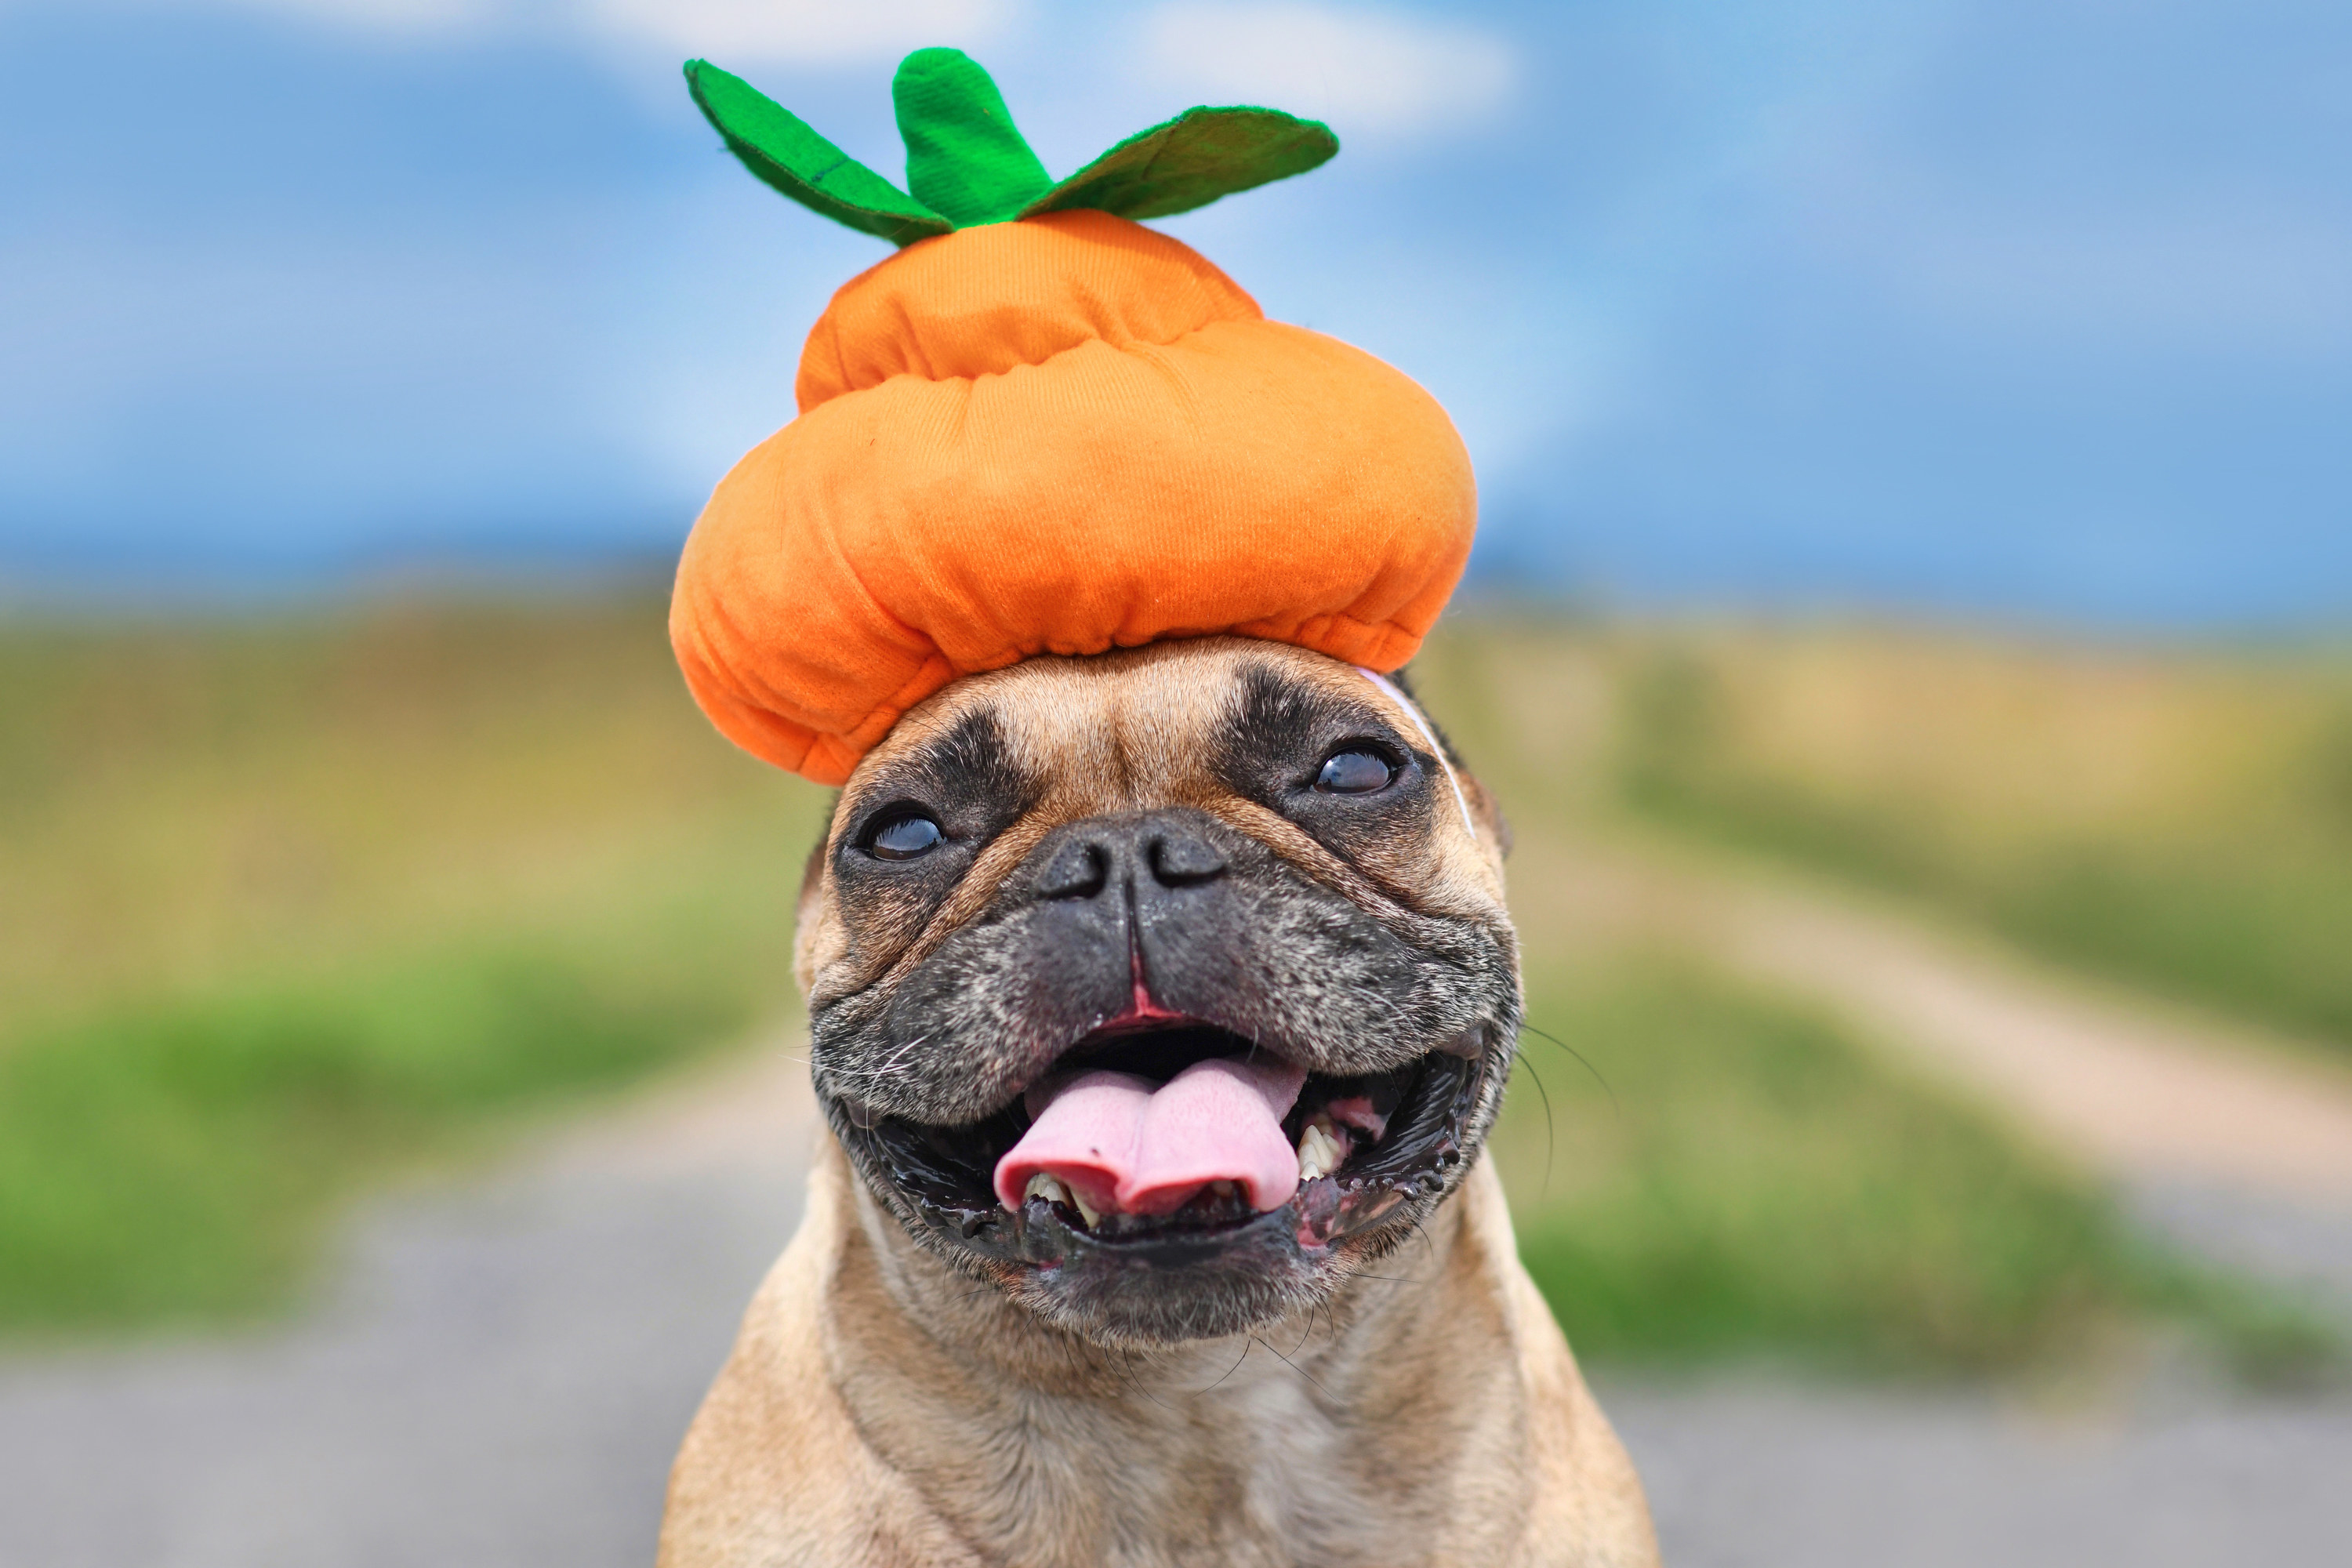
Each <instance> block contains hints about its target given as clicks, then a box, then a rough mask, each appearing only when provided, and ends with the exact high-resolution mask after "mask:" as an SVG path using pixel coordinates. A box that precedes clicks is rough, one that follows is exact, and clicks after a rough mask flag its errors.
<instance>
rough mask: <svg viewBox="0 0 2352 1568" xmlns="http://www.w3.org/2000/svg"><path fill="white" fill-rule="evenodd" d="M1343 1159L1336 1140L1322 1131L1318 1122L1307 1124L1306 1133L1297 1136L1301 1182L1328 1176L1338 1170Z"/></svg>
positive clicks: (1343, 1156) (1320, 1123) (1299, 1177)
mask: <svg viewBox="0 0 2352 1568" xmlns="http://www.w3.org/2000/svg"><path fill="white" fill-rule="evenodd" d="M1345 1157H1346V1156H1345V1155H1343V1154H1342V1153H1341V1152H1340V1150H1339V1142H1338V1140H1336V1139H1334V1138H1333V1137H1332V1136H1331V1134H1330V1133H1329V1132H1328V1131H1324V1128H1323V1124H1322V1122H1321V1121H1319V1120H1318V1121H1310V1122H1308V1123H1307V1131H1304V1132H1301V1133H1300V1134H1299V1135H1298V1179H1299V1180H1300V1181H1302V1182H1311V1181H1314V1180H1315V1179H1316V1178H1317V1177H1318V1176H1328V1175H1329V1174H1330V1173H1332V1172H1334V1171H1336V1170H1338V1169H1339V1162H1340V1161H1341V1160H1342V1159H1344V1158H1345Z"/></svg>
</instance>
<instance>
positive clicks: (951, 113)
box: [890, 49, 1054, 228]
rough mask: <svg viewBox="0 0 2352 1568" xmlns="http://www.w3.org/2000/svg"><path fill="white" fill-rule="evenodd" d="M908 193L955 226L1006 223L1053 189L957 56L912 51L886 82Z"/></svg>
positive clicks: (972, 67) (994, 95)
mask: <svg viewBox="0 0 2352 1568" xmlns="http://www.w3.org/2000/svg"><path fill="white" fill-rule="evenodd" d="M890 101H891V104H892V106H893V107H894V108H896V109H897V110H898V134H899V136H900V137H901V138H903V139H904V140H905V142H906V143H907V188H908V190H910V191H912V192H914V193H915V199H916V200H917V201H919V202H920V203H922V204H923V205H925V206H927V207H929V208H930V209H931V210H932V211H933V212H935V213H938V214H939V215H940V216H942V217H944V218H946V219H947V220H948V221H949V222H950V223H952V224H954V225H955V226H957V227H958V228H970V227H972V226H974V225H977V224H983V223H1003V222H1004V221H1005V220H1006V219H1008V218H1011V217H1014V216H1018V215H1019V214H1020V212H1021V210H1022V208H1024V207H1025V206H1027V205H1029V204H1030V203H1031V202H1033V201H1035V200H1037V199H1038V198H1039V197H1041V196H1043V195H1045V193H1046V192H1047V191H1049V190H1051V189H1052V188H1053V184H1054V177H1053V176H1052V175H1051V174H1047V173H1045V164H1043V163H1039V162H1038V161H1037V154H1036V153H1032V152H1031V151H1030V150H1029V143H1028V142H1025V141H1024V140H1023V139H1022V135H1021V132H1020V131H1019V130H1018V129H1016V128H1015V127H1014V125H1013V111H1012V110H1009V109H1007V108H1005V107H1004V95H1003V94H1002V93H1000V92H998V91H997V90H996V83H995V82H993V81H992V80H990V79H989V75H988V73H987V72H986V71H984V70H982V69H981V68H980V67H979V65H978V64H977V63H975V62H974V61H973V59H972V58H971V56H970V55H967V54H965V53H964V52H963V51H962V50H961V49H917V50H916V51H915V52H914V53H913V54H911V55H908V57H907V58H905V59H904V60H902V61H900V62H899V65H898V75H897V76H896V77H893V78H892V79H891V81H890Z"/></svg>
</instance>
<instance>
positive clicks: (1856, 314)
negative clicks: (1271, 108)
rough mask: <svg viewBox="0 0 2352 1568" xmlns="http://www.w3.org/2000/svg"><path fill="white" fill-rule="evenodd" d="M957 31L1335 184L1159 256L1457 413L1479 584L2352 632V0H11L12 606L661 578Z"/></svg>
mask: <svg viewBox="0 0 2352 1568" xmlns="http://www.w3.org/2000/svg"><path fill="white" fill-rule="evenodd" d="M935 42H936V43H952V44H958V45H961V46H962V47H967V48H969V49H970V50H971V52H972V53H973V54H974V55H975V56H976V57H977V58H980V59H982V61H983V62H984V63H986V64H988V65H989V66H990V68H992V70H993V71H994V72H995V73H996V75H997V77H998V79H999V81H1000V82H1001V84H1002V85H1003V89H1004V91H1005V95H1006V97H1007V99H1008V100H1009V101H1010V103H1011V105H1012V107H1013V110H1014V112H1015V114H1016V115H1017V116H1019V117H1020V119H1021V121H1022V122H1023V124H1024V128H1026V129H1027V130H1028V132H1029V133H1030V135H1031V139H1032V140H1033V142H1035V143H1036V145H1037V146H1038V148H1039V151H1040V152H1041V153H1042V154H1043V155H1044V157H1045V162H1046V163H1047V165H1048V166H1049V167H1050V168H1052V169H1053V170H1054V171H1055V173H1057V174H1059V173H1066V172H1067V171H1068V170H1069V169H1071V168H1074V167H1075V166H1076V165H1077V164H1078V163H1081V162H1083V161H1084V160H1085V159H1086V158H1087V157H1089V156H1091V155H1092V154H1093V153H1096V152H1097V151H1099V150H1101V149H1102V148H1103V147H1105V146H1107V145H1108V144H1109V143H1110V142H1113V141H1116V140H1117V139H1118V138H1119V137H1120V136H1123V135H1125V134H1127V133H1129V132H1132V131H1135V130H1138V129H1140V128H1141V127H1142V126H1144V125H1146V124H1149V123H1151V122H1152V121H1156V120H1159V119H1161V118H1164V117H1166V116H1167V115H1168V114H1170V113H1172V112H1174V111H1175V110H1180V109H1181V108H1183V107H1185V106H1187V105H1189V104H1192V103H1194V102H1200V101H1211V102H1230V101H1237V100H1238V101H1261V102H1271V103H1274V104H1276V105H1277V106H1280V107H1284V108H1289V109H1294V110H1299V111H1301V112H1307V113H1317V114H1320V115H1323V116H1325V117H1327V118H1328V119H1329V120H1330V121H1331V122H1332V123H1333V125H1334V126H1335V128H1336V129H1337V130H1338V131H1339V133H1340V136H1341V139H1342V141H1343V142H1344V143H1345V150H1344V151H1343V152H1342V153H1341V155H1340V157H1339V159H1338V160H1337V161H1336V162H1335V163H1332V164H1330V165H1329V166H1328V167H1327V168H1326V169H1324V170H1322V171H1319V172H1318V173H1316V174H1311V175H1309V176H1307V177H1306V178H1304V179H1301V180H1297V181H1294V182H1290V183H1287V184H1282V185H1276V186H1273V187H1269V188H1267V189H1265V190H1263V191H1259V192H1255V193H1252V194H1249V195H1244V196H1241V197H1237V198H1233V199H1231V200H1229V201H1227V202H1225V203H1223V204H1221V205H1218V206H1216V207H1213V208H1210V209H1208V210H1206V211H1203V212H1202V213H1199V214H1194V215H1191V216H1186V217H1183V218H1180V219H1177V220H1173V221H1172V222H1171V223H1170V224H1169V225H1168V226H1169V227H1170V228H1171V229H1172V230H1174V231H1175V232H1177V233H1178V234H1180V235H1181V236H1182V237H1184V238H1186V239H1187V240H1189V241H1191V242H1192V243H1193V244H1195V245H1197V246H1199V247H1201V248H1202V250H1203V251H1205V252H1206V253H1207V254H1208V255H1209V256H1210V257H1211V258H1213V259H1214V260H1216V261H1217V262H1219V263H1220V264H1221V265H1222V266H1223V267H1224V268H1226V269H1227V270H1228V271H1230V272H1231V273H1233V274H1234V277H1235V278H1236V279H1238V280H1239V281H1241V282H1242V283H1243V284H1244V286H1245V287H1247V288H1249V289H1252V290H1253V291H1254V292H1255V293H1256V294H1257V296H1258V297H1259V299H1260V300H1261V301H1262V302H1263V303H1264V304H1265V306H1266V308H1267V310H1269V312H1270V313H1272V314H1275V315H1276V316H1280V317H1283V318H1286V319H1288V320H1293V321H1302V322H1305V323H1307V324H1308V325H1311V326H1315V327H1318V328H1320V329H1323V330H1325V331H1331V332H1334V333H1337V334H1339V336H1342V337H1345V338H1347V339H1349V340H1350V341H1352V342H1358V343H1360V344H1362V345H1364V346H1365V347H1367V348H1370V349H1371V350H1372V351H1373V352H1375V353H1381V354H1382V355H1384V356H1386V357H1388V358H1390V359H1391V360H1393V361H1394V362H1396V363H1399V364H1400V365H1402V367H1403V368H1405V369H1406V370H1408V371H1409V372H1411V373H1412V374H1414V375H1415V376H1417V377H1419V378H1420V379H1421V380H1422V381H1423V383H1425V384H1428V385H1429V386H1430V387H1431V388H1433V390H1434V391H1435V392H1436V393H1437V394H1438V395H1439V396H1440V397H1441V398H1443V399H1444V402H1445V403H1446V405H1448V407H1449V408H1451V409H1452V410H1453V412H1454V416H1455V418H1456V420H1457V421H1458V422H1459V424H1460V425H1461V426H1462V428H1463V431H1464V434H1465V437H1466V438H1467V439H1468V441H1469V443H1470V446H1471V448H1472V451H1473V454H1474V456H1475V458H1476V459H1477V460H1478V463H1479V467H1480V472H1481V482H1482V487H1483V495H1484V499H1485V516H1484V521H1483V522H1482V529H1481V540H1480V546H1479V555H1478V559H1477V563H1476V570H1477V571H1478V572H1479V573H1480V574H1483V575H1484V576H1485V577H1486V579H1487V580H1488V581H1489V582H1491V583H1501V584H1523V585H1539V586H1547V587H1551V588H1556V589H1559V590H1562V591H1569V592H1574V593H1577V594H1580V595H1586V596H1597V597H1601V598H1603V599H1607V600H1614V601H1619V602H1628V603H1641V604H1678V605H1687V604H1700V605H1781V606H1796V607H1824V606H1828V607H1853V606H1863V607H1873V606H1892V607H1896V608H1922V609H1927V610H1932V611H1936V612H1939V613H1957V614H1981V615H1991V616H2005V617H2014V618H2023V619H2030V620H2056V621H2062V622H2074V623H2092V624H2109V625H2119V626H2148V627H2158V628H2186V629H2197V628H2204V627H2217V626H2245V625H2284V624H2311V623H2316V622H2337V623H2340V622H2341V620H2342V619H2343V618H2344V617H2345V616H2346V613H2347V611H2352V7H2346V6H2344V5H2341V4H2340V3H2338V4H2334V5H2323V4H2304V3H2288V0H2239V3H2237V4H2231V5H2222V4H2219V3H2212V0H2198V3H2194V4H2190V3H2179V0H2135V3H2133V4H2128V5H2126V4H2121V3H2108V0H1950V3H1943V4H1912V3H1908V0H1872V3H1867V4H1864V3H1843V0H1784V3H1782V4H1777V5H1752V4H1738V3H1735V0H1723V3H1719V4H1712V5H1677V4H1672V3H1667V0H1619V3H1594V4H1552V5H1526V4H1520V5H1506V4H1494V5H1444V6H1429V7H1423V8H1412V7H1408V6H1402V5H1382V6H1370V5H1333V4H1320V3H1280V4H1259V5H1231V4H1217V3H1205V0H1164V3H1159V4H1139V5H1123V6H1102V5H1090V6H1087V5H1063V4H1055V3H1050V0H898V3H895V4H894V3H890V0H863V3H861V4H859V5H841V4H838V3H837V0H770V3H766V4H753V3H751V0H173V3H166V0H71V3H70V4H68V3H66V0H0V582H7V581H14V582H15V583H16V584H19V585H20V588H21V587H22V586H23V585H25V584H36V585H37V584H41V583H45V582H70V583H73V584H76V585H77V586H78V587H81V588H85V589H86V588H88V587H89V586H92V585H103V584H106V583H109V582H121V583H126V584H139V585H141V586H142V587H152V586H154V585H156V584H171V583H174V582H185V583H202V584H230V585H234V584H238V583H242V582H258V581H278V580H287V579H297V580H317V579H322V578H326V577H331V576H333V575H335V574H347V573H350V572H352V571H362V570H368V569H373V568H380V567H383V566H387V565H390V566H399V565H403V564H408V563H448V562H451V561H466V560H482V561H491V562H513V561H522V562H559V561H564V560H583V559H591V558H594V557H597V556H600V555H611V554H615V553H625V554H638V555H646V556H651V555H657V554H659V553H661V552H666V551H668V550H670V549H674V548H675V545H676V543H677V541H678V540H679V539H680V538H681V537H682V536H683V534H684V531H685V529H686V527H687V526H688V523H689V522H690V521H691V519H692V516H693V513H694V511H695V510H696V508H697V506H698V504H699V502H700V500H701V498H702V497H703V496H704V495H705V494H706V493H707V492H708V490H709V487H710V485H711V484H712V483H713V482H714V481H715V480H716V479H717V478H718V477H719V474H720V473H722V472H723V471H724V470H725V469H726V468H727V466H728V465H729V464H730V462H731V461H732V460H733V459H734V458H736V457H737V456H738V455H739V454H740V452H741V451H742V450H743V449H744V448H745V447H749V446H750V445H751V443H752V442H754V441H756V440H757V439H759V438H760V437H762V436H763V435H765V434H766V433H767V432H768V431H770V430H772V429H773V428H774V427H775V426H778V425H780V424H782V422H783V421H784V420H785V419H787V418H788V417H789V416H790V415H791V412H792V404H791V387H792V376H793V364H794V362H795V360H796V358H797V354H798V351H799V344H800V341H801V338H802V336H803V333H804V332H805V331H806V330H807V327H808V325H809V323H810V322H811V321H813V320H814V317H815V315H816V314H817V312H818V311H819V310H821V309H822V308H823V305H824V300H825V297H826V296H827V294H828V293H829V292H830V290H831V289H833V288H834V287H835V286H836V285H838V284H839V283H840V282H842V281H843V280H844V279H846V278H848V277H849V276H850V275H851V274H853V273H854V272H856V270H858V269H859V268H862V267H864V266H866V265H867V264H869V263H870V262H872V261H873V260H875V259H877V258H879V257H880V256H881V255H882V254H883V250H882V247H881V246H880V245H879V243H878V242H877V241H873V240H869V239H866V238H864V237H859V236H856V235H853V234H850V233H848V232H847V231H845V230H840V229H836V228H835V227H833V226H830V225H827V224H825V223H824V222H822V221H821V220H819V219H817V218H815V217H814V216H811V215H809V214H806V213H804V212H803V211H802V210H801V209H799V208H797V207H794V206H793V205H790V204H789V203H786V202H784V201H783V200H782V199H781V198H779V197H777V196H775V195H772V193H770V192H768V191H767V190H766V189H765V188H764V187H762V186H761V185H759V184H756V183H755V182H754V181H752V180H751V177H750V176H749V175H747V174H743V173H742V172H741V171H740V169H739V168H737V167H736V166H735V165H734V164H733V163H732V162H731V160H729V159H728V158H726V157H725V156H724V155H723V154H722V153H718V152H717V151H715V147H716V142H715V138H714V137H713V136H712V135H711V133H710V132H709V131H708V130H707V129H706V128H705V127H704V126H703V125H702V124H701V123H700V121H699V120H698V117H697V116H696V115H695V113H694V111H693V110H692V107H691V105H690V104H689V103H688V100H687V98H686V95H685V92H684V90H683V89H682V87H681V85H680V84H679V81H678V78H677V64H678V61H679V60H680V59H681V58H684V57H685V56H686V55H688V54H690V53H702V54H708V55H709V56H710V57H711V58H714V59H716V60H718V61H719V62H720V63H721V64H724V65H728V66H729V67H730V68H735V69H737V70H739V71H740V72H741V73H742V74H745V75H747V76H750V77H751V79H753V80H754V81H756V82H758V83H759V84H761V86H763V87H764V88H766V89H768V90H769V91H770V92H771V93H772V94H773V95H774V96H775V97H777V98H779V99H780V100H782V101H784V102H785V103H786V104H788V105H790V106H791V107H793V108H794V109H795V110H799V111H800V112H802V113H803V115H804V116H805V117H806V118H808V119H810V120H811V121H813V122H814V123H815V124H816V125H817V126H818V127H819V128H820V129H822V130H824V131H825V132H827V133H829V134H831V135H832V136H833V137H834V138H835V140H836V141H838V142H842V143H843V144H844V145H845V146H846V147H847V148H849V149H850V150H851V151H852V152H853V153H856V154H858V155H859V156H861V157H862V158H864V159H865V160H866V162H868V163H872V164H874V165H876V166H877V167H878V168H881V169H883V170H885V171H886V172H888V173H891V174H897V173H898V170H899V167H900V163H901V158H902V155H901V154H900V153H899V152H898V147H897V139H896V136H895V134H894V132H892V130H891V126H890V119H889V103H888V94H887V81H888V77H889V73H890V68H891V66H892V65H893V63H894V62H895V60H896V59H897V58H898V55H899V54H900V53H902V52H904V50H905V49H907V48H908V47H916V46H919V45H922V44H928V43H935Z"/></svg>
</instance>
